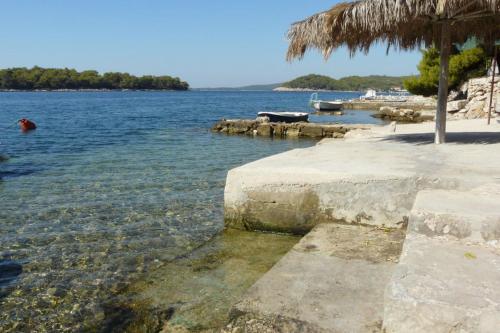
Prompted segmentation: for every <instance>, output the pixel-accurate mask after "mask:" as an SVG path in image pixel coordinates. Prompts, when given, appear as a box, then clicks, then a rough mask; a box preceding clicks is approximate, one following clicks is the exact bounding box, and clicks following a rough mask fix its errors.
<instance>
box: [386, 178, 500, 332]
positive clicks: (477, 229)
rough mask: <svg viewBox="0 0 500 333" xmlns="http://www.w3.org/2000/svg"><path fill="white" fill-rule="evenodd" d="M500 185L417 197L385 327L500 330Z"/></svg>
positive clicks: (391, 289) (391, 286)
mask: <svg viewBox="0 0 500 333" xmlns="http://www.w3.org/2000/svg"><path fill="white" fill-rule="evenodd" d="M499 231H500V184H495V183H491V184H486V185H483V186H481V187H479V188H476V189H472V190H470V191H467V192H459V191H443V190H433V191H423V192H420V193H419V194H418V196H417V199H416V202H415V206H414V208H413V209H412V212H411V217H410V221H409V226H408V235H407V237H406V240H405V243H404V250H403V254H402V256H401V259H400V263H399V264H398V265H397V268H396V270H395V273H394V275H393V277H392V278H391V282H390V283H389V284H388V287H387V291H386V295H385V314H384V328H385V329H386V331H387V332H394V333H403V332H417V333H418V332H437V333H440V332H443V333H445V332H446V333H448V332H484V333H486V332H491V333H493V332H498V331H499V329H500V232H499Z"/></svg>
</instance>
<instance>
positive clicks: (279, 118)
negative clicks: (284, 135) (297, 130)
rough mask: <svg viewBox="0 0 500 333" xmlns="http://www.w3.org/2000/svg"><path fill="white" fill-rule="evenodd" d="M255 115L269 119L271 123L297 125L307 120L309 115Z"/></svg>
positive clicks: (288, 113) (265, 113)
mask: <svg viewBox="0 0 500 333" xmlns="http://www.w3.org/2000/svg"><path fill="white" fill-rule="evenodd" d="M257 115H258V116H259V117H267V118H269V121H270V122H272V123H280V122H282V123H298V122H300V121H306V122H307V121H308V119H309V113H306V112H259V113H258V114H257Z"/></svg>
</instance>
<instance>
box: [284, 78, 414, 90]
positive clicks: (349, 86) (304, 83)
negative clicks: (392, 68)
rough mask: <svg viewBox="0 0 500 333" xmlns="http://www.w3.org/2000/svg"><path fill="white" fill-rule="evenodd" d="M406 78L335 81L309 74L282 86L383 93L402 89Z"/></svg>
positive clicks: (345, 79)
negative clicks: (368, 90)
mask: <svg viewBox="0 0 500 333" xmlns="http://www.w3.org/2000/svg"><path fill="white" fill-rule="evenodd" d="M406 78H408V77H395V76H383V75H371V76H348V77H344V78H341V79H338V80H337V79H334V78H331V77H329V76H324V75H317V74H310V75H306V76H301V77H298V78H296V79H294V80H292V81H289V82H286V83H284V84H283V86H284V87H287V88H296V89H315V90H339V91H362V90H366V89H370V88H371V89H376V90H384V91H385V90H390V89H391V88H394V87H402V86H403V81H404V80H405V79H406Z"/></svg>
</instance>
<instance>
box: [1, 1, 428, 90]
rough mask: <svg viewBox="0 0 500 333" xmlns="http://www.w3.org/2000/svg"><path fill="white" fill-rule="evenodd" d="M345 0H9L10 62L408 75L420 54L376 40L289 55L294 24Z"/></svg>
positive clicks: (251, 74) (6, 42) (221, 82)
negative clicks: (296, 57)
mask: <svg viewBox="0 0 500 333" xmlns="http://www.w3.org/2000/svg"><path fill="white" fill-rule="evenodd" d="M337 2H339V1H336V0H286V1H285V0H249V1H241V0H99V1H98V0H85V1H77V0H74V1H71V0H15V1H8V0H3V1H2V14H1V18H0V40H1V43H2V50H1V52H0V67H1V68H8V67H32V66H34V65H38V66H41V67H58V68H61V67H68V68H75V69H77V70H86V69H95V70H97V71H99V72H107V71H119V72H128V73H131V74H134V75H171V76H178V77H180V78H181V79H183V80H185V81H187V82H188V83H189V84H190V85H191V87H194V88H197V87H198V88H199V87H237V86H243V85H250V84H268V83H280V82H284V81H288V80H290V79H293V78H295V77H297V76H300V75H306V74H311V73H315V74H321V75H329V76H332V77H335V78H340V77H344V76H348V75H372V74H373V75H374V74H383V75H408V74H415V73H416V72H417V69H416V65H417V63H418V61H419V60H420V53H419V52H418V51H416V52H399V51H391V52H390V53H389V55H387V54H386V46H384V45H378V46H375V47H373V48H372V50H371V51H370V53H369V54H368V55H364V54H358V55H356V56H355V57H354V58H350V57H349V54H348V52H347V51H346V50H345V49H339V50H338V51H336V52H335V53H334V54H333V56H332V57H331V58H330V59H329V60H328V61H327V62H325V60H324V59H323V57H322V56H321V54H319V53H318V52H315V51H311V52H309V53H308V54H307V55H306V57H305V59H304V60H302V61H295V62H293V63H287V62H286V61H285V54H286V49H287V46H288V44H287V41H286V31H287V30H288V28H289V26H290V24H291V23H293V22H295V21H298V20H301V19H303V18H306V17H307V16H309V15H312V14H314V13H316V12H319V11H323V10H326V9H328V8H330V7H331V6H333V5H334V4H335V3H337Z"/></svg>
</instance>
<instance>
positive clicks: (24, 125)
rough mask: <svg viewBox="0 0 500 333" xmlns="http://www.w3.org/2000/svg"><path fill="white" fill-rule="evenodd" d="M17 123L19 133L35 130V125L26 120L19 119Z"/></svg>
mask: <svg viewBox="0 0 500 333" xmlns="http://www.w3.org/2000/svg"><path fill="white" fill-rule="evenodd" d="M18 123H19V127H21V131H23V132H28V131H32V130H34V129H36V125H35V123H34V122H32V121H30V120H28V119H26V118H23V119H20V120H19V121H18Z"/></svg>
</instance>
